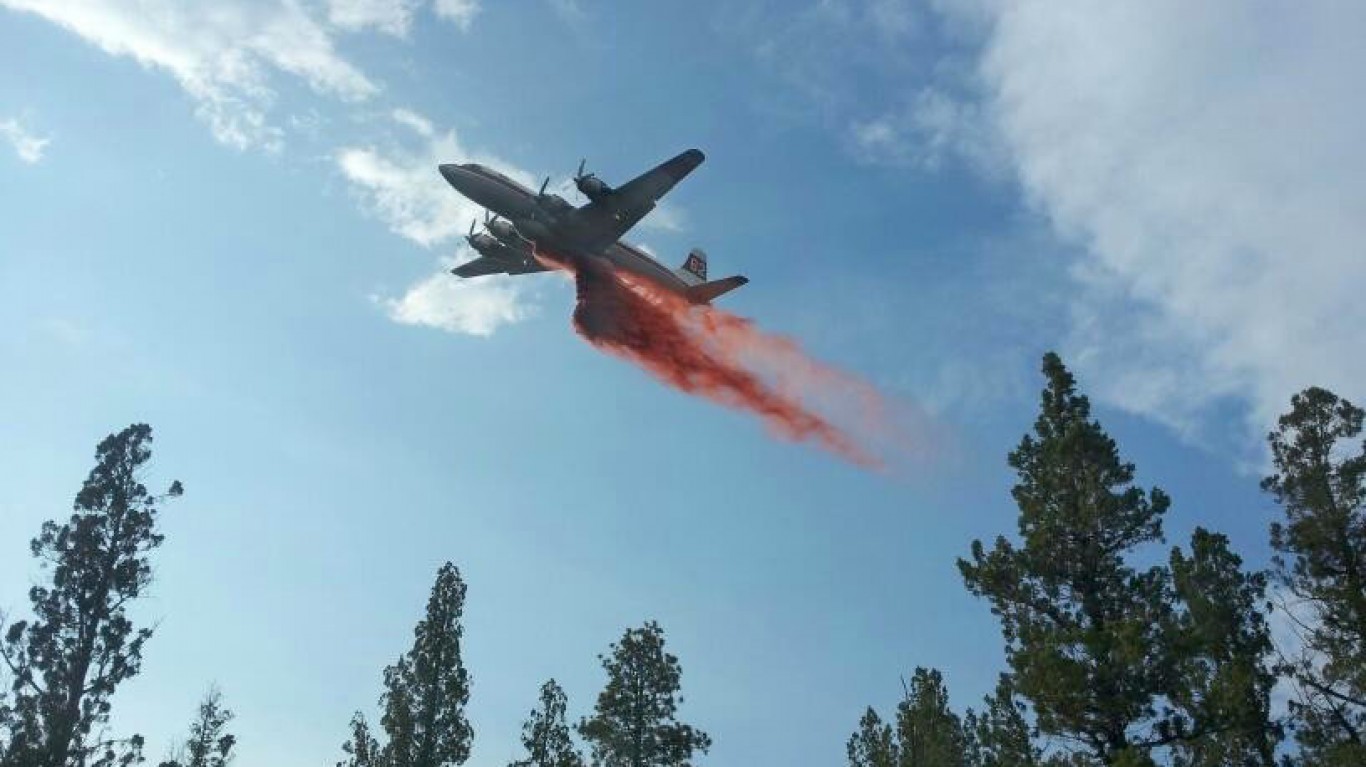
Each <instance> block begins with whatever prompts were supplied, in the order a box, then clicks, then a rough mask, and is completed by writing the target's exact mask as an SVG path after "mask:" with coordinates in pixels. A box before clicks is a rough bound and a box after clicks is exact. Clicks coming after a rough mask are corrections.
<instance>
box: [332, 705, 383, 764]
mask: <svg viewBox="0 0 1366 767" xmlns="http://www.w3.org/2000/svg"><path fill="white" fill-rule="evenodd" d="M342 753H344V754H346V756H345V758H343V759H342V760H341V761H340V762H337V767H380V766H381V765H382V764H383V761H382V755H381V753H380V747H379V742H378V741H376V740H375V738H374V736H373V735H371V734H370V725H369V723H367V722H366V721H365V715H364V714H362V713H360V712H356V714H355V715H354V716H352V717H351V737H350V738H349V739H347V741H346V742H345V743H343V744H342Z"/></svg>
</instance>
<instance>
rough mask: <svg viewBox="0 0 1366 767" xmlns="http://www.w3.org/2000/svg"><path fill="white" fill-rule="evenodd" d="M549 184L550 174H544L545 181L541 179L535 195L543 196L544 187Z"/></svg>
mask: <svg viewBox="0 0 1366 767" xmlns="http://www.w3.org/2000/svg"><path fill="white" fill-rule="evenodd" d="M549 185H550V176H546V177H545V181H542V182H541V191H539V192H537V193H536V196H537V197H544V196H545V188H546V187H547V186H549Z"/></svg>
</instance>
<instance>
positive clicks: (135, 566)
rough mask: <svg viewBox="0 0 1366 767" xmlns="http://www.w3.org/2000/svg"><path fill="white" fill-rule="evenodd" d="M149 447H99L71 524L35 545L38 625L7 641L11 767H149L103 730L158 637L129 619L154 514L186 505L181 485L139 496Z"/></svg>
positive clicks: (145, 435) (136, 744) (26, 624)
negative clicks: (41, 572) (45, 575)
mask: <svg viewBox="0 0 1366 767" xmlns="http://www.w3.org/2000/svg"><path fill="white" fill-rule="evenodd" d="M151 444H152V429H151V427H149V426H147V425H146V424H134V425H132V426H129V427H128V428H126V429H124V430H123V431H120V432H119V433H117V434H112V435H110V436H108V437H106V438H105V439H104V440H102V441H101V442H100V443H99V445H98V447H97V448H96V451H95V467H94V469H92V470H91V471H90V475H89V476H88V477H87V478H86V480H85V483H84V485H83V486H82V487H81V490H80V492H79V493H77V494H76V500H75V503H74V504H73V511H72V514H71V516H70V517H69V518H68V519H67V521H66V522H64V523H62V524H58V523H57V522H46V523H44V524H43V527H42V531H41V532H40V533H39V535H38V537H37V538H34V539H33V541H32V543H31V545H30V548H31V549H32V552H33V555H34V556H35V557H37V558H38V559H39V560H41V561H42V562H43V563H44V566H45V567H50V568H51V570H50V573H51V577H50V579H49V580H48V581H47V582H46V583H44V584H41V585H37V586H34V587H33V588H32V589H30V590H29V601H30V602H31V603H32V610H33V617H32V619H30V620H20V621H16V622H13V623H11V624H9V626H8V628H7V629H6V630H5V633H4V637H3V641H0V658H3V661H4V665H5V669H6V671H7V672H8V673H9V675H10V680H9V682H10V684H9V686H10V690H11V693H12V695H11V698H10V701H9V704H8V705H7V706H5V707H4V709H3V721H0V731H2V733H0V764H2V765H4V766H5V767H14V766H18V765H24V766H26V767H27V766H28V765H35V766H36V765H42V766H43V767H78V766H79V767H105V766H107V765H115V764H120V765H127V764H133V763H135V762H137V761H140V760H141V759H142V756H141V751H142V738H141V736H138V735H133V736H130V737H128V738H126V739H122V740H115V739H112V738H110V737H108V736H107V735H106V733H105V731H104V726H105V725H106V723H107V722H108V719H109V711H110V699H111V697H112V696H113V694H114V691H115V690H116V689H117V688H118V686H119V685H120V684H121V683H123V682H124V681H126V680H127V679H129V678H130V677H133V676H135V675H136V674H137V673H138V671H139V670H140V669H141V667H142V650H143V646H144V645H145V644H146V643H147V640H148V639H150V638H151V636H152V629H151V628H150V627H138V626H136V625H135V624H134V623H133V620H132V619H131V618H130V617H129V616H128V612H127V609H128V606H129V605H130V604H131V603H132V602H134V601H135V600H137V599H138V598H139V597H141V596H142V595H143V594H144V593H145V592H146V590H147V588H148V586H149V585H150V584H151V582H152V565H151V561H150V554H151V552H152V551H153V550H154V549H156V548H157V547H158V546H160V545H161V542H162V534H161V533H160V532H159V531H158V529H157V515H158V504H159V503H160V502H161V501H162V500H163V499H164V498H166V497H174V496H179V495H180V494H181V485H180V483H179V482H172V483H171V486H170V489H169V490H168V491H167V492H166V494H165V495H160V496H158V495H153V494H152V493H150V492H149V491H148V490H147V488H146V487H145V486H144V485H143V484H142V481H141V475H142V473H143V470H144V469H145V467H146V465H147V462H148V461H149V460H151V457H152V450H151Z"/></svg>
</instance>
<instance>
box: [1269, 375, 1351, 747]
mask: <svg viewBox="0 0 1366 767" xmlns="http://www.w3.org/2000/svg"><path fill="white" fill-rule="evenodd" d="M1362 416H1363V413H1362V410H1361V408H1359V407H1356V406H1355V405H1353V404H1352V403H1351V402H1348V401H1347V400H1344V399H1341V398H1339V397H1338V396H1337V395H1335V394H1333V393H1332V392H1330V391H1327V390H1324V389H1320V388H1310V389H1306V390H1304V391H1303V392H1300V393H1299V394H1296V395H1295V396H1294V397H1293V398H1292V399H1291V403H1290V412H1289V413H1286V414H1285V415H1283V416H1281V418H1280V420H1279V422H1278V424H1277V428H1276V430H1275V431H1272V432H1271V433H1270V434H1269V435H1268V437H1267V439H1268V441H1269V443H1270V445H1271V453H1272V460H1273V463H1274V467H1275V472H1274V473H1273V474H1271V475H1270V476H1268V477H1267V478H1266V479H1264V480H1263V481H1262V488H1263V489H1264V490H1266V491H1267V492H1269V493H1270V494H1271V495H1272V497H1274V498H1275V499H1276V502H1277V503H1279V504H1280V505H1281V507H1282V508H1283V509H1284V510H1285V521H1284V522H1283V523H1276V524H1274V525H1272V528H1271V545H1272V547H1273V548H1274V549H1275V550H1276V552H1277V557H1276V559H1275V566H1276V576H1277V580H1278V581H1279V583H1280V585H1281V586H1282V587H1283V588H1284V589H1285V590H1286V591H1287V592H1288V593H1289V595H1290V596H1291V597H1292V598H1293V600H1294V601H1295V602H1297V603H1298V604H1299V605H1300V606H1301V608H1300V609H1299V610H1295V611H1294V612H1293V613H1292V615H1291V617H1292V619H1297V618H1295V616H1296V615H1298V614H1307V616H1308V617H1307V619H1297V620H1299V626H1298V628H1299V630H1300V633H1301V638H1302V640H1303V645H1304V652H1303V654H1302V655H1298V656H1296V657H1291V658H1288V660H1287V664H1286V668H1285V671H1286V672H1287V673H1288V674H1290V675H1291V676H1292V678H1293V679H1294V681H1295V682H1296V686H1297V687H1298V689H1299V691H1300V695H1299V699H1298V700H1297V701H1295V703H1294V706H1293V708H1294V713H1295V736H1296V740H1297V741H1298V742H1299V746H1300V758H1301V760H1302V761H1303V763H1304V764H1307V765H1323V766H1324V767H1346V766H1347V765H1362V764H1366V442H1363V443H1362V444H1361V446H1360V448H1359V449H1356V447H1355V444H1354V443H1355V442H1356V440H1357V439H1358V438H1360V437H1361V432H1362Z"/></svg>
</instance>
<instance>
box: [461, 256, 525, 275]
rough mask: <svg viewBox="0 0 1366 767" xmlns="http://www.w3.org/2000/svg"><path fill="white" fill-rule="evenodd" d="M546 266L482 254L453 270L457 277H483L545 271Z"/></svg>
mask: <svg viewBox="0 0 1366 767" xmlns="http://www.w3.org/2000/svg"><path fill="white" fill-rule="evenodd" d="M545 270H546V268H545V267H544V266H541V265H540V264H539V263H537V262H535V261H531V262H529V263H526V262H517V261H504V260H503V259H501V258H489V257H488V256H480V257H479V258H476V259H474V260H473V261H470V262H468V263H464V264H461V265H460V266H457V267H455V268H454V269H452V270H451V274H454V275H456V276H457V277H482V276H484V275H486V274H532V273H535V272H544V271H545Z"/></svg>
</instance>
